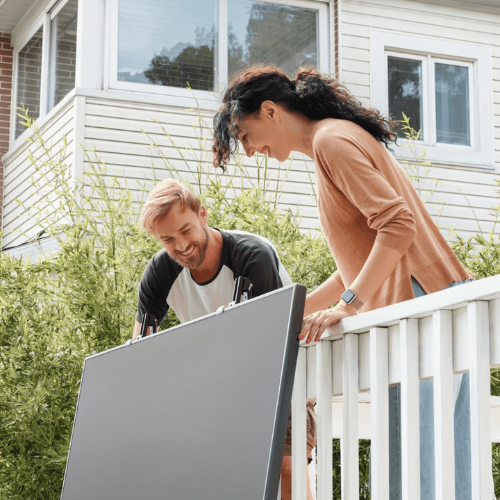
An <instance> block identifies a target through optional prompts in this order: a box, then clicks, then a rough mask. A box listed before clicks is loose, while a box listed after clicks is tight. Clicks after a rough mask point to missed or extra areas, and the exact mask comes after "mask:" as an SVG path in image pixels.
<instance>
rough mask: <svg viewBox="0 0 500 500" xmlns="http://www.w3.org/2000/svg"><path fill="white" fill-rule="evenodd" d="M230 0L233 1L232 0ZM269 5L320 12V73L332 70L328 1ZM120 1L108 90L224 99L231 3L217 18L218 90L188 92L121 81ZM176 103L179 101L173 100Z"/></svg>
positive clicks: (111, 34) (286, 0) (113, 8)
mask: <svg viewBox="0 0 500 500" xmlns="http://www.w3.org/2000/svg"><path fill="white" fill-rule="evenodd" d="M229 1H230V0H229ZM263 1H266V2H268V3H275V4H279V5H287V6H291V7H302V8H306V9H313V10H317V11H318V14H319V15H318V50H319V54H318V56H319V57H318V66H319V68H318V69H319V70H320V71H322V72H325V73H328V72H329V71H330V46H329V45H330V44H329V43H328V40H329V31H328V30H329V27H328V21H329V16H328V8H329V2H328V0H319V1H317V0H315V1H310V0H309V1H308V0H263ZM118 2H119V0H110V2H109V4H110V10H109V12H110V19H109V23H108V36H107V38H108V41H107V46H108V47H109V60H108V65H109V66H108V69H109V71H108V72H107V79H106V83H105V86H106V88H109V89H113V90H125V91H129V92H140V93H143V94H161V95H164V96H172V97H173V98H179V97H184V98H188V99H190V98H192V97H193V96H194V97H195V98H196V99H197V100H200V101H209V102H210V101H213V102H215V101H218V100H219V99H220V96H219V93H218V91H223V90H224V89H225V88H226V86H227V81H228V57H227V36H228V16H227V2H228V0H218V2H217V12H216V16H217V19H218V23H219V26H218V28H219V29H218V40H217V53H216V54H215V59H216V67H217V69H218V70H219V76H218V79H217V81H216V82H214V84H215V88H216V89H218V91H208V90H188V89H183V88H180V87H168V86H163V85H151V84H146V83H135V82H123V81H119V80H118ZM173 103H175V100H173Z"/></svg>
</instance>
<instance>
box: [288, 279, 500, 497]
mask: <svg viewBox="0 0 500 500" xmlns="http://www.w3.org/2000/svg"><path fill="white" fill-rule="evenodd" d="M499 365H500V276H494V277H491V278H487V279H482V280H478V281H475V282H472V283H467V284H464V285H461V286H458V287H454V288H451V289H448V290H443V291H441V292H438V293H434V294H431V295H427V296H425V297H421V298H418V299H414V300H410V301H407V302H402V303H400V304H395V305H393V306H389V307H385V308H383V309H379V310H376V311H371V312H368V313H365V314H360V315H358V316H355V317H352V318H348V319H345V320H343V321H342V322H341V323H340V324H338V325H336V326H335V327H333V328H330V329H328V330H327V331H326V332H325V333H324V334H323V336H322V339H321V341H320V342H318V343H316V344H315V345H312V346H311V347H305V346H303V347H301V348H300V349H299V359H298V364H297V371H296V375H295V384H294V392H293V398H292V421H293V435H292V457H293V458H292V478H293V479H292V499H293V500H304V499H305V498H306V478H305V473H306V471H305V468H304V467H303V465H302V464H304V463H305V462H306V446H305V443H306V436H305V428H306V425H305V422H306V414H305V408H306V405H305V400H306V398H316V402H317V404H316V413H317V417H318V420H317V423H318V447H317V454H316V457H317V467H316V471H317V477H316V484H317V490H316V497H317V499H318V500H330V499H331V498H332V438H334V437H335V438H341V439H342V445H341V480H342V499H349V500H354V499H356V500H358V498H359V461H358V440H359V439H366V438H369V439H371V497H372V499H374V500H387V499H388V498H389V438H388V435H389V403H388V387H389V386H390V385H392V384H401V439H402V456H401V459H402V492H403V497H402V498H403V499H405V500H414V499H415V500H416V499H420V457H419V380H422V379H429V378H433V379H434V435H435V484H436V500H440V499H445V498H446V499H449V498H450V499H451V498H455V494H454V484H455V470H454V460H452V459H451V457H454V436H453V432H454V425H453V414H454V397H453V374H454V373H464V372H469V374H470V406H471V417H470V418H471V426H470V427H471V448H472V452H471V453H472V457H471V461H472V478H471V481H472V498H474V499H487V500H490V499H491V498H493V483H492V458H491V443H492V442H498V441H500V404H498V401H496V398H492V397H491V396H490V367H494V366H499ZM495 403H496V404H495ZM368 409H369V411H367V410H368ZM492 415H493V416H492Z"/></svg>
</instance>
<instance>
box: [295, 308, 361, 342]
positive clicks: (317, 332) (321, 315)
mask: <svg viewBox="0 0 500 500" xmlns="http://www.w3.org/2000/svg"><path fill="white" fill-rule="evenodd" d="M355 314H356V309H355V308H354V307H353V306H351V305H349V304H346V303H345V302H344V301H343V300H341V301H340V302H339V303H338V304H337V305H336V306H335V307H334V308H333V309H324V310H323V311H318V312H315V313H313V314H310V315H309V316H306V317H305V318H304V319H303V321H302V330H301V332H300V334H299V340H303V339H306V344H310V343H311V342H312V341H313V340H314V341H315V342H317V341H318V340H319V339H320V337H321V334H322V333H323V332H324V331H325V330H326V329H327V328H328V327H329V326H332V325H335V324H337V323H338V322H339V321H340V320H341V319H343V318H347V317H349V316H354V315H355Z"/></svg>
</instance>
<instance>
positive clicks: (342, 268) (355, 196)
mask: <svg viewBox="0 0 500 500" xmlns="http://www.w3.org/2000/svg"><path fill="white" fill-rule="evenodd" d="M312 147H313V152H314V160H315V164H316V182H317V189H318V211H319V220H320V223H321V227H322V229H323V232H324V233H325V236H326V239H327V241H328V245H329V247H330V250H331V251H332V254H333V257H334V258H335V262H336V263H337V266H338V273H339V274H340V277H341V279H342V282H343V286H344V287H345V288H349V287H350V286H351V283H352V282H353V281H354V279H355V278H356V277H357V275H358V274H359V272H360V271H361V268H362V267H363V265H364V263H365V262H366V260H367V258H368V255H369V253H370V251H371V249H372V247H373V244H374V242H375V241H377V242H378V243H380V244H381V245H384V246H386V247H388V248H393V249H395V250H398V251H399V252H401V253H402V254H403V258H402V259H401V261H400V262H399V264H398V265H397V267H396V269H395V270H394V272H393V273H392V274H391V275H390V276H389V278H388V279H387V280H386V281H385V282H384V283H383V285H382V286H381V287H380V289H379V290H378V291H377V292H376V293H375V294H374V296H373V297H372V298H371V299H370V300H369V301H367V302H366V303H365V305H364V306H363V307H362V308H361V310H360V311H370V310H372V309H376V308H379V307H384V306H387V305H390V304H395V303H397V302H402V301H403V300H408V299H411V298H414V294H413V288H412V283H411V276H414V277H415V279H416V280H417V281H418V282H419V283H420V284H421V285H422V288H423V289H424V290H425V291H426V292H427V293H431V292H437V291H439V290H442V289H443V288H444V287H446V286H447V285H449V284H450V283H452V282H454V281H462V280H464V279H467V278H470V277H473V274H472V273H470V272H469V271H467V270H465V269H464V268H463V266H462V264H461V263H460V261H459V260H458V259H457V257H456V256H455V254H454V253H453V251H452V250H451V248H450V247H449V245H448V243H447V242H446V240H445V239H444V237H443V236H442V235H441V233H440V231H439V229H438V228H437V226H436V224H435V223H434V221H433V220H432V219H431V217H430V215H429V213H428V212H427V210H426V209H425V207H424V205H423V204H422V202H421V201H420V199H419V197H418V195H417V193H416V191H415V189H414V188H413V186H412V185H411V182H410V180H409V178H408V175H407V174H406V172H405V171H404V170H403V168H402V167H401V166H400V165H399V164H398V163H397V162H396V161H395V160H394V158H393V157H392V155H391V154H390V153H389V152H388V151H387V150H386V149H385V147H384V145H383V144H382V143H380V142H379V141H377V140H376V139H375V138H374V137H373V136H372V135H371V134H370V133H369V132H366V131H365V130H364V129H362V128H361V127H360V126H358V125H356V124H355V123H352V122H349V121H346V120H336V119H333V118H329V119H326V120H322V121H321V122H319V129H317V131H316V133H315V135H314V137H313V141H312Z"/></svg>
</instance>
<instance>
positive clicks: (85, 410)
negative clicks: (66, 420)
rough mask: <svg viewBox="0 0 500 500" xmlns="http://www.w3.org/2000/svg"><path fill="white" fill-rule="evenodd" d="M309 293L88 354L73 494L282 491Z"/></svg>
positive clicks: (280, 294)
mask: <svg viewBox="0 0 500 500" xmlns="http://www.w3.org/2000/svg"><path fill="white" fill-rule="evenodd" d="M305 296H306V289H305V287H303V286H301V285H291V286H289V287H286V288H282V289H280V290H277V291H275V292H272V293H269V294H266V295H263V296H261V297H258V298H256V299H253V300H251V301H248V302H244V303H242V304H239V305H237V306H234V307H231V308H229V309H226V311H225V312H223V313H220V314H212V315H209V316H205V317H203V318H200V319H199V320H196V321H192V322H189V323H185V324H183V325H180V326H178V327H175V328H172V329H170V330H166V331H163V332H160V333H157V334H156V335H153V336H149V337H146V338H144V339H142V340H139V341H136V342H134V343H132V344H131V345H128V346H127V345H125V346H120V347H117V348H115V349H111V350H109V351H106V352H103V353H100V354H97V355H94V356H90V357H88V358H87V359H86V360H85V364H84V370H83V376H82V384H81V389H80V395H79V399H78V405H77V410H76V415H75V422H74V426H73V434H72V438H71V445H70V451H69V455H68V463H67V466H66V473H65V478H64V485H63V491H62V496H61V498H62V500H86V499H89V500H90V499H92V500H137V499H145V500H146V499H147V500H155V499H162V500H163V499H172V500H257V499H258V500H260V499H263V500H276V496H277V494H278V484H279V472H280V465H281V459H282V453H283V448H284V438H285V430H286V424H287V418H288V413H289V410H290V402H291V395H292V386H293V377H294V373H295V366H296V361H297V353H298V340H297V336H298V334H299V332H300V328H301V324H302V314H303V308H304V301H305Z"/></svg>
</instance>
